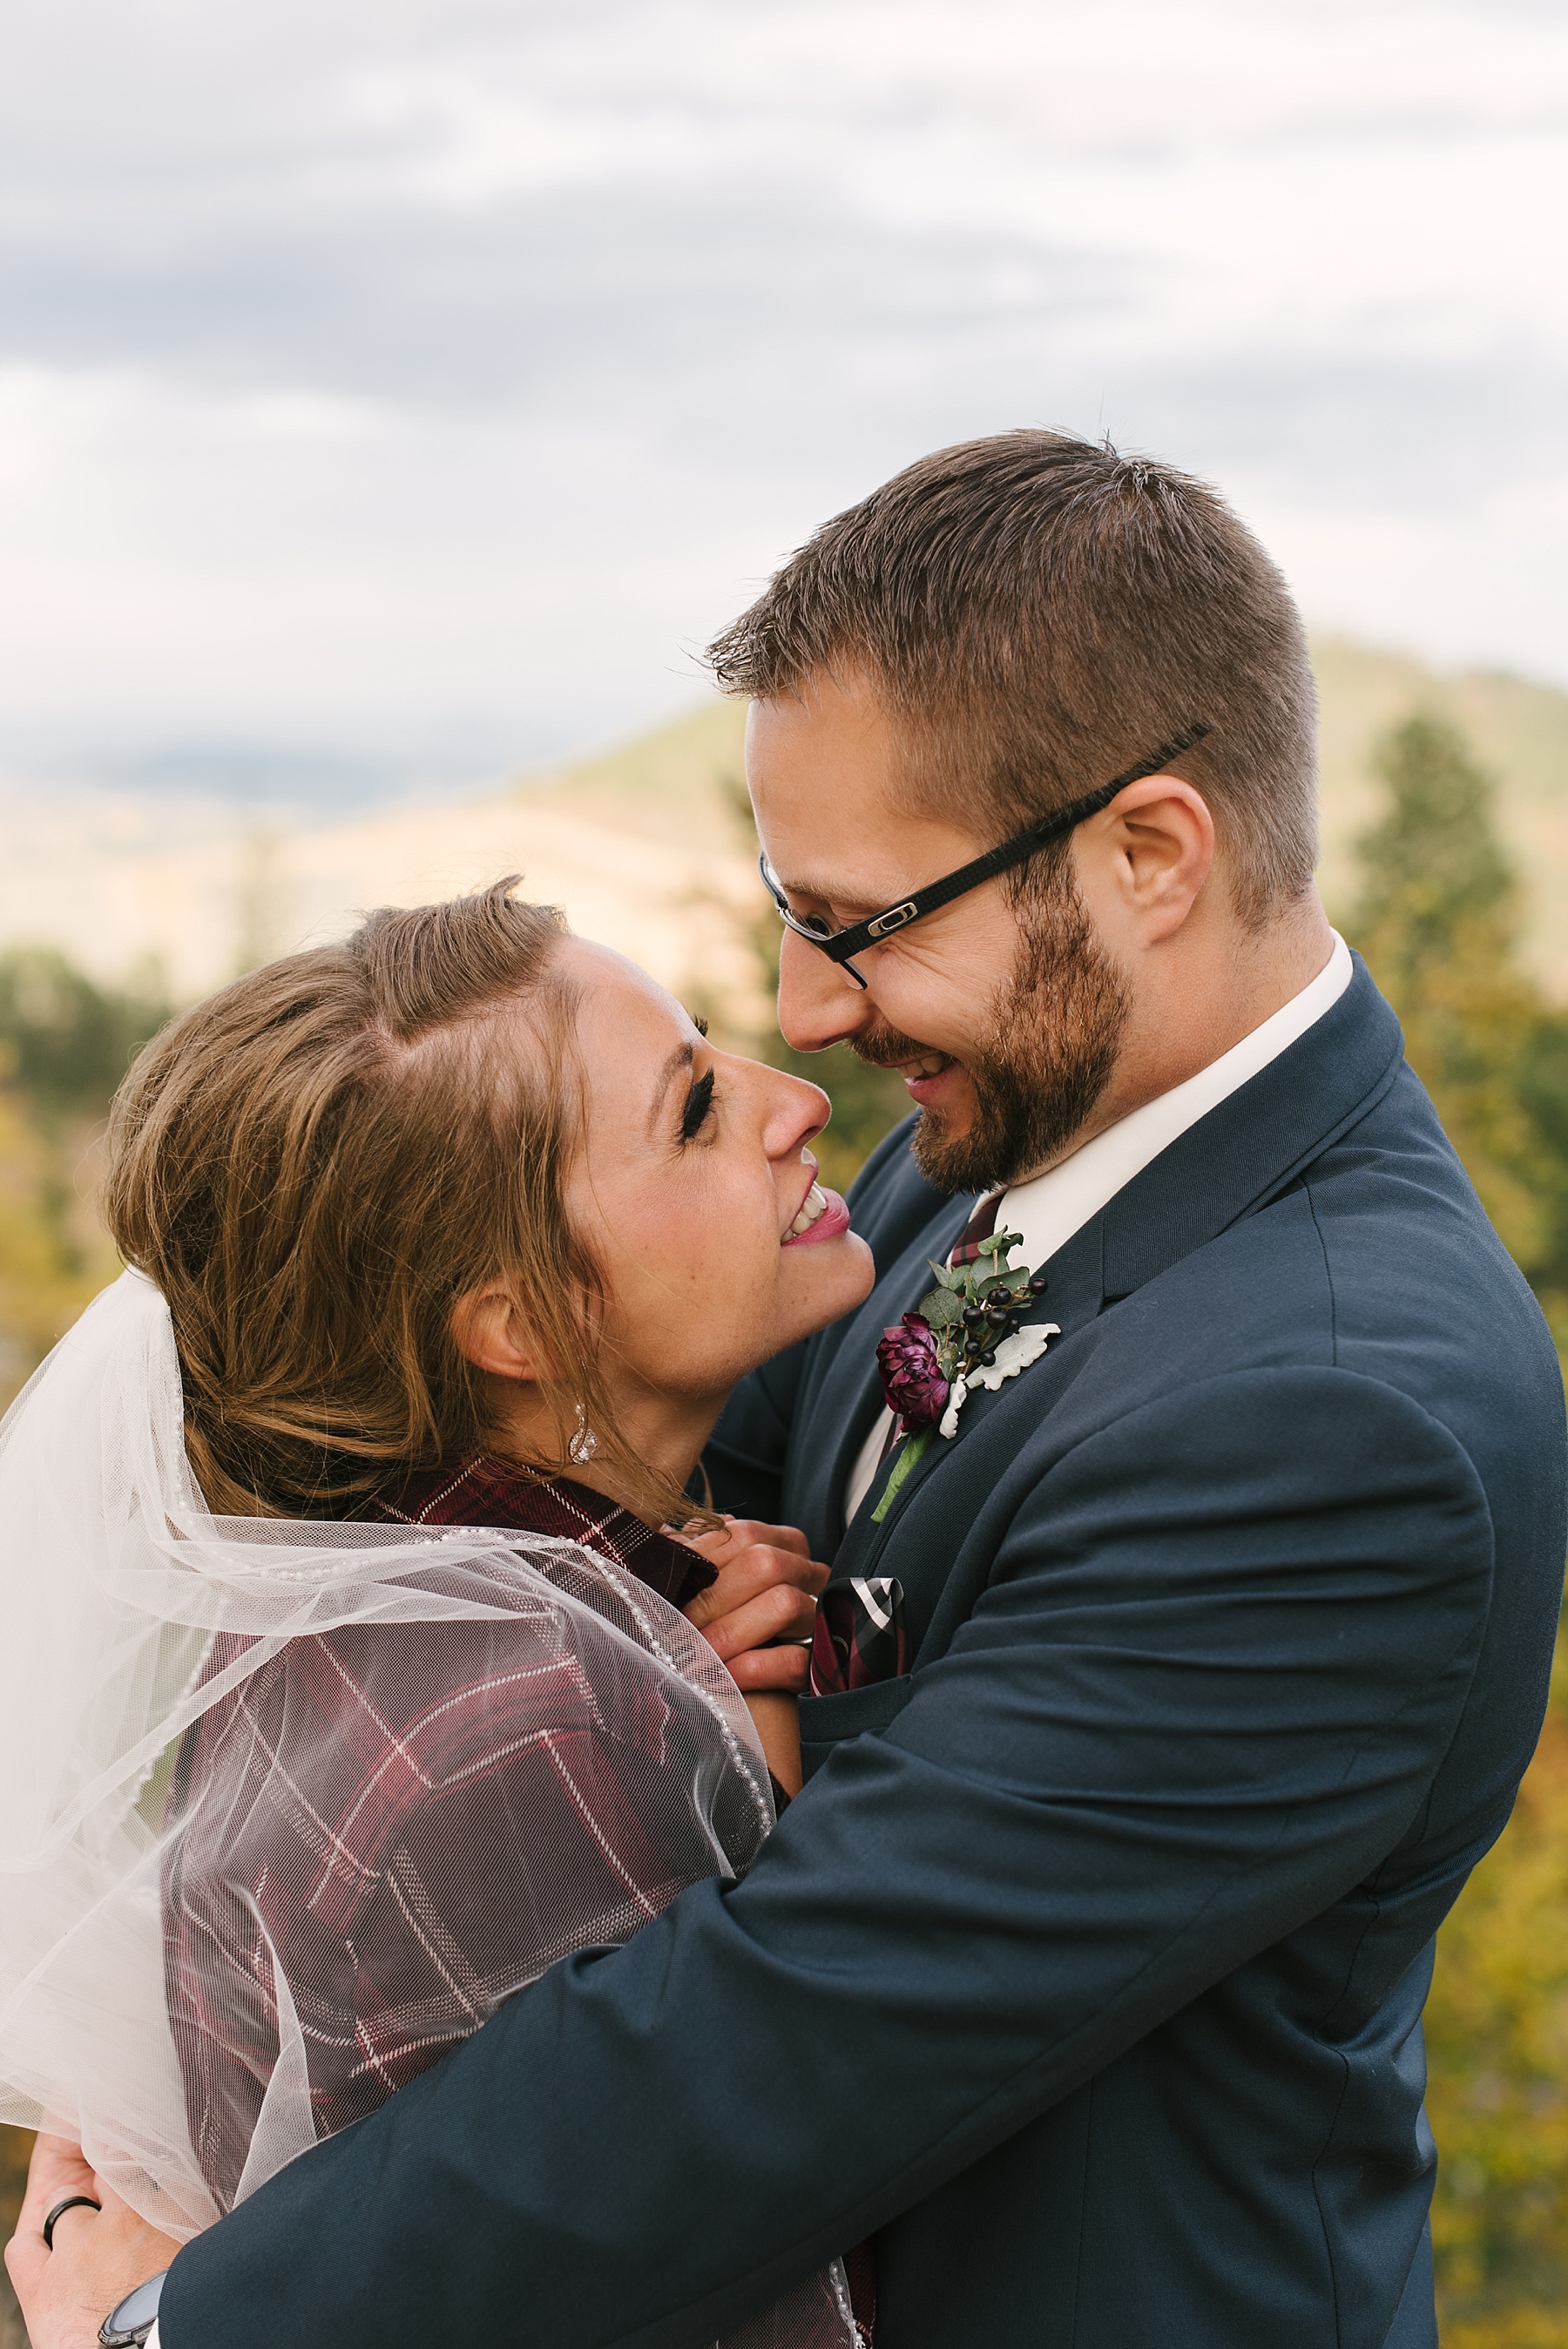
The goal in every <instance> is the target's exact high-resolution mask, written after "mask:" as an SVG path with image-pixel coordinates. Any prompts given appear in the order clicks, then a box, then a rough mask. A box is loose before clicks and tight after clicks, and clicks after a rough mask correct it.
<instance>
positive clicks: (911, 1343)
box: [877, 1313, 947, 1435]
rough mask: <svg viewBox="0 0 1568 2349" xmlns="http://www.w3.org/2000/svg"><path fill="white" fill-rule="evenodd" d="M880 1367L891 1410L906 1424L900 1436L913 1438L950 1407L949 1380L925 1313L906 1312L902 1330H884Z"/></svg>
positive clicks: (881, 1340) (879, 1360) (879, 1353)
mask: <svg viewBox="0 0 1568 2349" xmlns="http://www.w3.org/2000/svg"><path fill="white" fill-rule="evenodd" d="M877 1366H878V1368H879V1369H880V1371H882V1392H883V1394H884V1395H885V1396H886V1397H887V1405H888V1409H889V1410H890V1411H894V1412H897V1413H898V1414H899V1417H900V1419H901V1421H902V1423H903V1425H902V1428H901V1433H903V1434H904V1435H913V1434H914V1433H916V1431H917V1430H918V1429H920V1428H923V1427H934V1426H935V1424H936V1423H937V1421H938V1420H939V1419H940V1418H941V1417H942V1414H943V1413H944V1411H945V1410H946V1408H947V1381H946V1380H945V1379H944V1376H943V1374H942V1365H941V1363H940V1362H939V1361H937V1359H936V1340H935V1338H934V1336H933V1334H932V1329H931V1324H930V1322H929V1321H928V1320H927V1319H925V1317H924V1315H923V1314H922V1313H906V1314H905V1315H904V1317H903V1326H902V1328H900V1329H897V1330H883V1331H882V1337H881V1339H880V1340H879V1341H878V1345H877Z"/></svg>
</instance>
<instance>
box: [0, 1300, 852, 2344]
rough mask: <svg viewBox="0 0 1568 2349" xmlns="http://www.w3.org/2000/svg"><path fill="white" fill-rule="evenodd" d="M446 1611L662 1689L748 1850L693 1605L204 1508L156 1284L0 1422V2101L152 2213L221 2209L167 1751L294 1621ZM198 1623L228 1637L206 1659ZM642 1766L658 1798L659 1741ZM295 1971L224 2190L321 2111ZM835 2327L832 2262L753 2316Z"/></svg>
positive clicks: (541, 1547)
mask: <svg viewBox="0 0 1568 2349" xmlns="http://www.w3.org/2000/svg"><path fill="white" fill-rule="evenodd" d="M454 1622H457V1623H482V1622H505V1623H507V1624H509V1625H510V1626H511V1630H510V1631H509V1634H508V1636H509V1638H516V1639H521V1640H524V1641H525V1642H526V1644H527V1652H528V1653H529V1654H530V1655H531V1656H535V1657H537V1658H538V1659H540V1660H544V1661H548V1660H551V1659H555V1660H557V1661H559V1660H560V1659H561V1658H562V1657H563V1656H564V1657H567V1658H569V1659H570V1661H571V1669H572V1670H573V1672H574V1673H576V1674H578V1675H580V1676H581V1679H582V1682H583V1687H584V1689H585V1691H587V1692H589V1694H590V1696H591V1699H592V1702H593V1706H594V1708H595V1709H596V1717H598V1718H602V1719H603V1720H604V1721H607V1722H608V1723H611V1724H612V1726H613V1725H614V1722H615V1721H616V1719H617V1718H618V1717H619V1716H620V1715H621V1714H623V1713H624V1714H625V1715H626V1716H628V1717H629V1716H630V1715H631V1713H633V1712H634V1711H635V1709H636V1708H637V1707H638V1706H643V1707H646V1705H647V1704H648V1702H650V1701H656V1703H657V1705H658V1706H659V1708H660V1719H661V1721H663V1722H666V1723H668V1724H669V1732H668V1735H667V1736H666V1738H665V1756H666V1760H667V1758H668V1756H669V1755H670V1754H675V1755H676V1757H677V1759H678V1761H679V1764H680V1771H681V1775H682V1794H681V1800H682V1803H683V1804H684V1806H686V1810H687V1813H688V1815H689V1817H688V1825H689V1827H690V1830H691V1832H692V1834H693V1835H694V1837H696V1838H697V1839H698V1840H699V1841H700V1844H701V1847H702V1851H703V1854H704V1856H705V1857H704V1860H703V1863H702V1865H701V1866H699V1867H698V1868H697V1869H696V1872H697V1873H707V1874H712V1875H717V1876H733V1875H735V1874H737V1873H738V1872H739V1871H740V1870H741V1869H742V1868H744V1867H745V1866H746V1864H747V1862H748V1860H749V1858H750V1857H752V1856H753V1854H754V1853H755V1851H756V1849H757V1847H758V1845H759V1843H760V1841H761V1839H762V1837H764V1836H765V1835H766V1833H767V1831H768V1829H769V1826H770V1825H771V1823H772V1816H773V1814H772V1804H771V1798H770V1795H769V1779H768V1774H767V1770H766V1766H765V1764H763V1761H762V1757H761V1754H760V1751H759V1749H758V1744H757V1741H756V1737H755V1733H754V1731H753V1729H752V1726H751V1723H750V1719H749V1716H748V1713H747V1711H746V1708H745V1705H744V1704H743V1703H742V1702H741V1701H740V1699H739V1697H738V1693H737V1691H736V1689H735V1686H734V1683H733V1682H731V1681H730V1679H729V1677H728V1675H727V1673H726V1672H725V1671H724V1670H723V1668H722V1666H721V1665H720V1664H719V1663H718V1661H717V1658H716V1657H715V1656H714V1654H713V1651H711V1650H710V1649H709V1648H708V1647H707V1645H706V1643H705V1642H704V1641H703V1640H700V1639H699V1638H698V1637H697V1636H696V1633H695V1632H694V1631H693V1630H691V1628H690V1626H689V1625H688V1624H687V1623H686V1620H685V1619H684V1617H682V1616H681V1615H680V1614H679V1613H678V1612H677V1611H676V1609H674V1608H673V1607H671V1606H669V1605H667V1604H666V1603H665V1601H664V1600H663V1599H659V1598H657V1597H656V1596H655V1594H654V1593H652V1592H651V1591H649V1590H648V1589H647V1588H645V1586H644V1585H642V1584H641V1583H639V1582H638V1581H637V1580H636V1579H635V1578H634V1577H633V1576H631V1575H630V1574H628V1573H626V1572H624V1570H622V1569H620V1568H616V1567H615V1566H614V1565H612V1564H610V1563H608V1562H607V1561H606V1560H605V1559H603V1558H601V1557H598V1556H596V1555H595V1554H594V1553H593V1552H591V1551H589V1550H586V1549H583V1548H581V1547H577V1546H575V1545H574V1544H572V1543H570V1542H563V1541H557V1540H553V1539H551V1538H549V1537H544V1536H542V1535H535V1534H519V1533H511V1532H500V1531H494V1530H489V1529H486V1528H483V1527H469V1526H445V1527H442V1528H440V1529H438V1530H437V1529H433V1528H432V1529H423V1528H418V1527H413V1526H398V1525H386V1526H383V1525H379V1524H333V1523H318V1522H315V1521H314V1520H312V1521H306V1520H294V1519H291V1520H282V1519H276V1518H263V1517H256V1518H251V1517H220V1516H214V1515H213V1514H212V1513H211V1510H210V1509H209V1508H208V1507H207V1506H206V1503H205V1501H204V1500H203V1498H202V1496H201V1492H200V1491H199V1489H198V1488H197V1485H196V1484H195V1480H194V1478H193V1476H192V1475H191V1467H190V1464H189V1461H188V1459H187V1456H186V1451H185V1444H184V1437H183V1406H182V1397H181V1380H180V1366H179V1360H178V1356H177V1353H176V1350H175V1344H174V1338H173V1333H172V1330H171V1327H170V1318H169V1312H168V1309H167V1306H166V1305H165V1303H164V1300H163V1299H162V1297H161V1296H160V1293H159V1292H158V1290H157V1289H156V1288H154V1287H153V1286H152V1284H151V1283H150V1281H148V1280H146V1279H144V1278H142V1277H141V1276H140V1275H139V1274H137V1273H134V1272H128V1273H126V1274H124V1275H123V1276H122V1277H121V1278H119V1280H118V1281H117V1282H115V1283H114V1285H113V1286H112V1287H111V1288H108V1289H107V1290H105V1291H104V1293H103V1294H102V1295H101V1296H100V1297H99V1298H98V1299H97V1300H96V1302H95V1303H94V1304H93V1305H92V1306H91V1307H90V1308H89V1309H88V1312H87V1313H86V1314H85V1315H84V1316H83V1318H82V1319H81V1320H80V1321H79V1322H78V1323H77V1326H76V1327H75V1328H74V1329H73V1330H71V1331H70V1332H69V1334H68V1335H67V1337H66V1338H65V1340H63V1341H62V1342H61V1344H60V1345H59V1346H57V1348H56V1350H55V1351H54V1352H53V1353H52V1354H51V1356H50V1357H49V1359H48V1361H46V1363H45V1364H44V1365H43V1367H42V1368H41V1369H40V1370H39V1371H37V1372H36V1374H35V1376H34V1378H33V1379H32V1381H30V1382H29V1384H28V1385H27V1386H26V1389H25V1390H24V1391H23V1392H22V1394H21V1395H20V1396H19V1397H18V1399H17V1401H16V1402H15V1403H14V1404H13V1406H12V1408H11V1410H10V1411H9V1413H7V1414H6V1416H5V1421H4V1423H3V1424H0V2119H4V2120H6V2121H9V2122H12V2123H14V2124H17V2125H20V2126H23V2127H36V2126H38V2125H39V2124H40V2123H43V2124H44V2125H46V2126H48V2127H53V2128H56V2129H57V2130H60V2131H62V2132H64V2133H67V2134H70V2135H74V2136H77V2137H79V2138H80V2140H81V2142H82V2144H83V2146H84V2147H85V2148H86V2150H87V2152H88V2157H89V2158H90V2159H91V2160H92V2161H93V2163H94V2164H95V2166H96V2167H97V2168H98V2169H99V2171H100V2173H101V2174H103V2175H105V2176H107V2177H108V2178H111V2179H112V2180H113V2182H114V2184H115V2185H116V2186H117V2187H118V2188H119V2190H120V2191H121V2192H122V2193H123V2194H124V2195H125V2196H126V2198H127V2199H128V2200H129V2201H130V2202H131V2203H132V2204H133V2205H134V2206H135V2207H136V2208H137V2209H139V2210H141V2211H142V2212H143V2213H144V2215H145V2216H147V2217H148V2218H150V2220H152V2221H153V2222H154V2223H155V2224H157V2225H159V2226H160V2227H162V2228H164V2229H165V2230H167V2231H169V2232H170V2233H173V2234H175V2235H177V2236H181V2237H184V2236H188V2235H190V2234H191V2233H192V2232H194V2231H196V2230H199V2229H201V2228H202V2227H204V2226H206V2225H208V2224H210V2223H211V2221H212V2220H214V2219H215V2218H216V2217H217V2216H218V2215H219V2213H220V2205H219V2204H218V2203H217V2202H216V2201H215V2199H214V2196H213V2192H212V2189H211V2185H210V2183H209V2180H208V2178H205V2177H204V2176H203V2172H202V2168H201V2164H200V2163H199V2161H198V2159H197V2157H196V2154H195V2151H194V2149H193V2144H192V2137H191V2127H190V2124H189V2120H188V2111H187V2094H186V2083H185V2082H184V2080H183V2079H182V2075H181V2064H180V2060H179V2056H178V2054H177V2051H176V2046H175V2043H174V2038H173V2035H172V2033H171V2029H170V2019H169V2008H168V1991H167V1980H166V1949H165V1939H166V1936H165V1916H164V1900H165V1887H166V1885H167V1882H168V1868H169V1862H170V1841H171V1838H175V1837H179V1836H181V1834H183V1833H184V1832H186V1828H187V1826H188V1821H180V1822H176V1823H175V1824H173V1825H170V1824H169V1822H168V1820H167V1817H166V1811H167V1806H168V1786H169V1780H170V1765H171V1761H172V1759H173V1757H174V1756H175V1754H177V1753H178V1751H179V1750H180V1748H181V1740H182V1738H184V1737H185V1736H186V1734H187V1733H188V1732H189V1731H190V1730H191V1724H192V1723H195V1722H197V1720H198V1719H199V1717H200V1716H201V1715H202V1714H203V1713H205V1712H207V1710H208V1709H210V1708H211V1707H213V1706H215V1705H218V1704H220V1703H222V1702H224V1701H225V1700H229V1699H231V1697H232V1692H233V1691H234V1690H235V1689H236V1688H237V1687H239V1686H240V1685H241V1684H242V1683H244V1682H247V1681H249V1680H250V1679H251V1678H252V1677H253V1676H254V1675H255V1674H257V1673H258V1672H259V1671H263V1669H264V1668H266V1667H267V1666H269V1665H270V1664H271V1663H272V1661H273V1659H275V1658H277V1657H278V1656H279V1655H280V1651H282V1650H283V1649H284V1646H285V1645H286V1643H288V1642H290V1641H294V1640H304V1639H309V1638H312V1637H314V1636H315V1635H318V1634H324V1633H329V1632H333V1631H335V1630H338V1629H340V1628H341V1627H344V1626H350V1625H353V1626H378V1625H384V1626H399V1625H402V1626H407V1625H410V1624H414V1625H429V1626H438V1625H442V1624H448V1625H449V1624H452V1623H454ZM219 1642H223V1643H224V1644H223V1645H222V1646H220V1645H218V1644H217V1643H219ZM215 1653H216V1654H217V1655H218V1656H220V1657H227V1658H229V1659H230V1660H229V1661H226V1662H225V1663H224V1664H223V1666H222V1669H219V1670H216V1671H215V1670H213V1669H212V1668H211V1667H212V1659H213V1657H214V1654H215ZM661 1784H662V1785H664V1787H665V1792H664V1794H663V1795H661V1797H660V1799H661V1800H664V1801H665V1802H666V1803H667V1801H668V1799H669V1798H668V1791H667V1787H668V1773H667V1771H666V1773H665V1779H664V1780H663V1781H662V1782H661ZM631 1791H632V1796H633V1798H634V1797H635V1795H636V1794H637V1787H636V1786H635V1785H633V1787H632V1790H631ZM649 1913H651V1910H650V1911H649ZM632 1921H633V1922H635V1921H636V1920H635V1919H633V1920H632ZM625 1930H629V1927H628V1926H627V1924H626V1923H625V1921H624V1920H619V1921H617V1920H615V1919H614V1918H611V1917H607V1916H606V1915H605V1914H603V1913H593V1912H592V1909H591V1907H590V1909H589V1910H587V1911H585V1913H583V1914H581V1915H575V1916H571V1917H568V1918H567V1919H566V1920H564V1923H563V1922H562V1919H560V1918H559V1917H557V1918H555V1919H554V1920H553V1921H552V1927H551V1930H548V1931H547V1930H544V1928H543V1927H542V1928H541V1931H540V1936H539V1948H538V1951H537V1952H536V1954H537V1958H538V1963H537V1964H536V1965H534V1966H533V1967H532V1971H534V1972H538V1971H542V1970H543V1967H544V1965H545V1964H547V1963H549V1962H551V1961H552V1960H553V1958H555V1957H556V1956H558V1955H560V1954H561V1951H562V1947H563V1946H566V1947H570V1946H573V1945H576V1946H583V1945H586V1944H588V1943H591V1942H594V1941H603V1940H618V1939H621V1938H624V1931H625ZM275 1955H276V1953H275V1952H273V1956H274V1958H275ZM522 1973H523V1977H524V1978H529V1971H528V1968H527V1967H524V1968H523V1969H522ZM299 1987H300V1986H299V1985H298V1984H297V1983H295V1982H290V1981H289V1980H288V1979H287V1975H286V1971H285V1969H284V1967H283V1966H282V1965H281V1964H277V1965H274V1968H273V1991H274V1992H275V2008H276V2015H277V2060H276V2063H275V2065H274V2066H273V2071H272V2075H271V2077H270V2079H269V2080H268V2081H267V2082H266V2085H265V2093H264V2097H263V2101H262V2104H261V2109H260V2112H259V2115H258V2116H257V2119H256V2124H255V2128H254V2132H253V2136H252V2137H251V2140H250V2144H249V2149H248V2153H247V2155H246V2158H245V2163H244V2172H243V2177H242V2180H241V2183H240V2188H239V2194H241V2195H242V2194H244V2193H248V2192H249V2191H251V2190H252V2189H253V2188H254V2187H255V2186H257V2185H259V2184H260V2183H262V2182H263V2179H264V2178H267V2177H269V2176H271V2175H272V2174H273V2172H274V2171H275V2170H276V2169H278V2168H281V2167H282V2166H283V2164H284V2162H286V2161H288V2160H290V2159H292V2158H294V2156H295V2155H296V2154H297V2153H299V2152H301V2151H302V2150H304V2148H306V2147H309V2146H310V2145H312V2144H314V2143H315V2140H316V2134H317V2131H316V2125H315V2118H314V2116H313V2111H312V2104H311V2094H310V2085H309V2081H308V2078H307V2067H306V2063H305V2055H304V2043H303V2041H302V2039H301V2036H300V2030H299V2024H298V2022H297V2019H296V2017H295V2005H296V1997H295V1993H296V1992H297V1991H298V1989H299ZM235 2199H238V2197H237V2196H236V2198H235ZM808 2303H809V2304H808ZM854 2337H855V2336H854V2333H853V2330H852V2327H851V2326H850V2325H849V2323H848V2320H847V2314H846V2303H845V2302H844V2299H843V2293H842V2285H841V2277H840V2276H839V2274H838V2272H837V2271H831V2272H830V2273H829V2274H828V2275H825V2276H824V2277H822V2278H819V2279H817V2280H815V2282H814V2284H813V2287H812V2289H811V2292H806V2291H805V2288H802V2294H801V2295H800V2296H795V2295H792V2296H791V2301H790V2302H789V2303H788V2304H786V2303H781V2304H780V2306H779V2309H778V2310H777V2311H774V2312H770V2313H769V2317H768V2318H767V2319H765V2320H759V2325H758V2328H748V2331H747V2334H746V2338H747V2339H748V2341H753V2340H754V2341H756V2342H758V2343H761V2342H764V2341H766V2342H769V2343H777V2344H779V2349H784V2344H791V2345H792V2349H806V2344H810V2349H816V2344H819V2343H820V2344H829V2343H848V2342H851V2341H852V2340H853V2339H854Z"/></svg>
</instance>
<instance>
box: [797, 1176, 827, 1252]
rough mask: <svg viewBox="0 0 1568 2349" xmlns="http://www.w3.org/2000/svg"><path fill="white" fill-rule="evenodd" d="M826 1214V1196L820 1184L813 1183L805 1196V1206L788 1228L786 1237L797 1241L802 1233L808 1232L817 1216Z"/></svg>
mask: <svg viewBox="0 0 1568 2349" xmlns="http://www.w3.org/2000/svg"><path fill="white" fill-rule="evenodd" d="M827 1212H828V1195H827V1193H826V1192H825V1191H824V1190H823V1188H822V1186H821V1185H820V1183H813V1184H812V1185H811V1187H810V1190H809V1191H808V1192H807V1194H806V1200H805V1205H804V1206H802V1207H801V1209H800V1212H799V1215H798V1216H796V1218H795V1220H794V1222H793V1223H792V1224H791V1225H790V1226H789V1233H788V1237H789V1238H790V1239H792V1240H798V1239H799V1237H800V1235H801V1233H802V1232H809V1231H810V1228H811V1226H812V1225H813V1224H814V1223H815V1222H816V1220H817V1218H818V1216H825V1215H826V1214H827Z"/></svg>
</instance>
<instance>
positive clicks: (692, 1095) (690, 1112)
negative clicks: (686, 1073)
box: [681, 1069, 713, 1142]
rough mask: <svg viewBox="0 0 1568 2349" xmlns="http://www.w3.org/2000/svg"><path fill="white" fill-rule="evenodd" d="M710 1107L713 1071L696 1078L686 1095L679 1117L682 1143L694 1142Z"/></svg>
mask: <svg viewBox="0 0 1568 2349" xmlns="http://www.w3.org/2000/svg"><path fill="white" fill-rule="evenodd" d="M712 1107H713V1071H712V1070H711V1069H709V1071H708V1072H707V1076H706V1077H698V1079H697V1081H696V1083H695V1084H694V1085H693V1087H692V1089H691V1091H690V1092H689V1093H687V1095H686V1109H685V1111H684V1112H683V1113H682V1116H681V1140H682V1141H683V1142H692V1141H695V1140H696V1134H697V1131H698V1128H699V1127H700V1126H701V1125H702V1123H703V1122H704V1120H705V1119H706V1118H707V1113H708V1112H709V1110H710V1109H711V1108H712Z"/></svg>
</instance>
